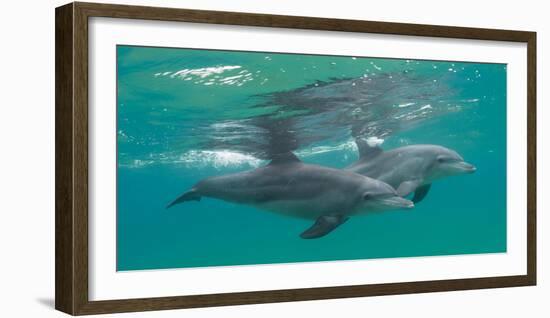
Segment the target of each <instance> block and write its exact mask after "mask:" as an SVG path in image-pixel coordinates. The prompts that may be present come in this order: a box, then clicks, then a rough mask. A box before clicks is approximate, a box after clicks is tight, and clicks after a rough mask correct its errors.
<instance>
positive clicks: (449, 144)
mask: <svg viewBox="0 0 550 318" xmlns="http://www.w3.org/2000/svg"><path fill="white" fill-rule="evenodd" d="M367 54H368V52H366V53H365V55H367ZM116 67H117V105H116V112H117V132H116V134H117V264H116V268H117V270H118V271H129V270H145V269H168V268H189V267H204V266H235V265H254V264H274V263H294V262H318V261H341V260H360V259H377V258H396V257H426V256H439V255H460V254H476V253H502V252H506V65H505V64H492V63H474V62H459V61H432V60H411V59H406V58H404V59H390V58H378V57H377V58H373V57H361V56H329V55H308V54H289V53H274V52H244V51H225V50H209V49H187V48H159V47H141V46H128V45H118V46H117V65H116Z"/></svg>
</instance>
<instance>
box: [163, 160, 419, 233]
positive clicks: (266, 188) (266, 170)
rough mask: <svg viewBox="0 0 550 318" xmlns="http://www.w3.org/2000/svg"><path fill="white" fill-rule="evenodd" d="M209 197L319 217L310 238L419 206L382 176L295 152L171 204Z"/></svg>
mask: <svg viewBox="0 0 550 318" xmlns="http://www.w3.org/2000/svg"><path fill="white" fill-rule="evenodd" d="M203 196H206V197H212V198H217V199H221V200H225V201H229V202H235V203H240V204H248V205H253V206H256V207H258V208H260V209H264V210H268V211H272V212H276V213H279V214H284V215H288V216H293V217H298V218H303V219H311V220H315V223H314V224H313V225H312V226H311V227H310V228H309V229H307V230H306V231H305V232H303V233H302V234H301V235H300V236H301V237H302V238H306V239H310V238H318V237H321V236H324V235H326V234H328V233H330V232H331V231H332V230H334V229H335V228H337V227H338V226H339V225H341V224H343V223H344V222H346V221H347V220H348V219H349V217H351V216H355V215H360V214H364V213H368V212H371V211H381V210H390V209H400V208H412V207H413V206H414V204H413V203H412V202H411V201H409V200H407V199H404V198H402V197H400V196H399V195H398V194H397V192H396V191H395V190H394V189H393V188H392V187H391V186H389V185H388V184H386V183H384V182H382V181H379V180H375V179H372V178H369V177H365V176H362V175H359V174H356V173H354V172H351V171H345V170H338V169H332V168H327V167H322V166H317V165H312V164H306V163H303V162H301V161H300V160H299V159H298V158H297V157H296V156H295V155H294V154H293V153H291V152H288V153H285V154H280V155H278V156H274V158H273V159H272V161H271V163H270V164H268V165H267V166H264V167H261V168H258V169H255V170H251V171H246V172H240V173H235V174H229V175H224V176H219V177H211V178H207V179H204V180H202V181H200V182H198V183H197V184H196V185H195V186H194V187H193V188H192V189H191V190H189V191H187V192H185V193H184V194H182V195H181V196H180V197H178V198H177V199H176V200H175V201H173V202H172V203H170V204H169V205H168V207H171V206H173V205H175V204H178V203H182V202H185V201H192V200H195V201H199V200H200V199H201V197H203Z"/></svg>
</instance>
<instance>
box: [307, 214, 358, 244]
mask: <svg viewBox="0 0 550 318" xmlns="http://www.w3.org/2000/svg"><path fill="white" fill-rule="evenodd" d="M348 219H349V217H347V216H343V215H325V216H320V217H319V218H317V220H316V221H315V223H314V224H313V225H312V226H311V227H310V228H309V229H307V230H305V231H304V232H303V233H302V234H300V237H301V238H303V239H314V238H319V237H322V236H325V235H327V234H328V233H330V232H332V231H333V230H334V229H335V228H337V227H338V226H340V225H341V224H343V223H345V222H346V221H347V220H348Z"/></svg>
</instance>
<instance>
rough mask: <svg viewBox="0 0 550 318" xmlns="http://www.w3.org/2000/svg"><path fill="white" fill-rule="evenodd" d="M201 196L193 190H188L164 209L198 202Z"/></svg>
mask: <svg viewBox="0 0 550 318" xmlns="http://www.w3.org/2000/svg"><path fill="white" fill-rule="evenodd" d="M200 200H201V196H200V195H199V194H198V193H197V191H195V190H190V191H187V192H185V193H184V194H182V195H180V196H179V197H178V198H177V199H176V200H174V201H173V202H172V203H170V204H168V206H166V208H167V209H168V208H170V207H172V206H174V205H176V204H179V203H182V202H185V201H200Z"/></svg>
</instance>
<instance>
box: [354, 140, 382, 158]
mask: <svg viewBox="0 0 550 318" xmlns="http://www.w3.org/2000/svg"><path fill="white" fill-rule="evenodd" d="M355 144H356V145H357V150H358V151H359V158H360V159H372V158H374V157H376V156H378V155H379V154H381V153H382V152H383V151H384V150H382V148H380V147H379V146H371V145H369V143H368V142H367V141H366V140H365V139H363V138H356V139H355Z"/></svg>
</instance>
